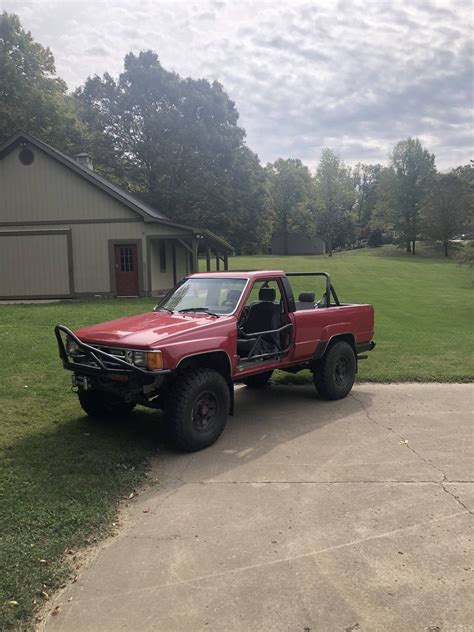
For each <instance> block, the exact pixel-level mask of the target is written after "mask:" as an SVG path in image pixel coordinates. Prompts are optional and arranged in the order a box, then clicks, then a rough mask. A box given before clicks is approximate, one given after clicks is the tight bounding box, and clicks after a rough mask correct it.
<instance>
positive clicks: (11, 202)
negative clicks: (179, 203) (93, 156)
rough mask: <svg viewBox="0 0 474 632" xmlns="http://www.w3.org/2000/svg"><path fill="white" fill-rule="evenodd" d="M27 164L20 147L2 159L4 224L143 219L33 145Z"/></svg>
mask: <svg viewBox="0 0 474 632" xmlns="http://www.w3.org/2000/svg"><path fill="white" fill-rule="evenodd" d="M33 152H34V154H35V161H34V162H33V164H32V165H29V166H26V167H25V166H23V165H22V164H21V163H20V162H19V160H18V153H19V149H15V150H13V151H12V152H11V153H10V154H8V155H7V156H5V158H4V159H3V160H0V191H1V192H2V195H1V196H0V224H2V223H5V222H28V223H34V222H35V221H41V222H43V221H64V220H67V219H71V220H87V219H89V220H91V219H92V220H97V219H98V218H100V219H105V220H107V219H122V220H127V219H128V220H129V221H134V220H137V221H138V220H139V219H140V218H139V217H138V215H137V214H136V213H134V212H133V211H132V210H131V209H129V208H127V207H126V206H124V205H123V204H121V203H120V202H118V201H117V200H115V199H114V198H112V197H111V196H109V195H107V194H106V193H104V192H103V191H101V190H100V189H98V188H97V187H96V186H94V185H93V184H90V183H89V182H87V181H86V180H84V179H83V178H81V176H79V175H77V174H75V173H74V172H73V171H71V170H70V169H68V168H67V167H65V166H64V165H62V164H60V163H59V162H57V161H56V160H53V159H52V158H50V157H49V156H48V155H46V154H45V153H43V152H42V151H41V150H40V149H37V148H33Z"/></svg>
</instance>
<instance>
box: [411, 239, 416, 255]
mask: <svg viewBox="0 0 474 632" xmlns="http://www.w3.org/2000/svg"><path fill="white" fill-rule="evenodd" d="M412 243H413V246H412V249H411V254H412V255H414V254H415V243H416V241H415V239H414V240H413V242H412Z"/></svg>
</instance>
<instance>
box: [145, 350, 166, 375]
mask: <svg viewBox="0 0 474 632" xmlns="http://www.w3.org/2000/svg"><path fill="white" fill-rule="evenodd" d="M146 357H147V362H146V368H147V369H148V370H149V371H159V370H160V369H162V368H163V356H162V355H161V351H148V353H147V354H146Z"/></svg>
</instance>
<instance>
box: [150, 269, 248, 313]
mask: <svg viewBox="0 0 474 632" xmlns="http://www.w3.org/2000/svg"><path fill="white" fill-rule="evenodd" d="M246 283H247V279H232V278H217V279H216V278H209V279H206V278H197V279H195V278H191V279H186V280H185V281H183V282H182V283H181V284H180V285H178V286H177V288H176V289H175V290H174V292H173V293H172V294H171V295H169V296H167V297H166V298H165V299H164V300H163V301H162V302H161V303H159V304H158V305H157V306H156V307H155V311H158V310H160V309H162V310H167V311H172V312H183V311H185V312H188V313H192V311H193V310H196V312H200V313H205V312H209V313H211V314H214V315H225V314H232V313H233V312H234V311H235V309H236V307H237V305H238V303H239V301H240V297H241V296H242V292H243V291H244V288H245V285H246Z"/></svg>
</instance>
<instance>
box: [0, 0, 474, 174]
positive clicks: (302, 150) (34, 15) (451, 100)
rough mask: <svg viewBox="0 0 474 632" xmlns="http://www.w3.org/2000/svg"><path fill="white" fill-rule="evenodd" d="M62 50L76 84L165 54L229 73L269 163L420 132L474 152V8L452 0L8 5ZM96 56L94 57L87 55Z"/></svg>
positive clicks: (351, 150)
mask: <svg viewBox="0 0 474 632" xmlns="http://www.w3.org/2000/svg"><path fill="white" fill-rule="evenodd" d="M0 5H1V6H2V7H4V8H6V9H7V10H8V11H12V12H15V13H18V14H19V15H20V18H21V19H22V21H23V23H24V26H25V27H26V28H27V29H31V31H32V33H33V36H34V37H35V38H36V39H37V40H38V41H40V42H42V43H43V44H44V45H48V46H50V47H51V49H52V51H53V53H54V55H55V59H56V66H57V70H58V73H59V74H60V75H61V76H62V77H63V78H64V79H65V80H66V81H67V82H68V84H69V86H70V87H71V88H74V87H75V86H76V85H78V84H80V83H82V82H83V81H84V80H85V78H86V77H87V76H88V75H93V74H96V73H97V74H102V73H103V72H105V71H108V72H110V73H111V74H117V73H119V72H120V70H121V69H122V66H123V57H124V56H125V54H126V53H127V52H128V51H130V50H134V51H138V50H143V49H147V48H152V49H154V50H156V52H157V53H158V54H159V57H160V60H161V62H162V64H163V65H164V66H165V67H166V68H169V69H172V70H175V71H177V72H179V73H180V74H181V75H183V76H192V77H196V78H198V77H205V78H207V79H209V80H211V81H212V80H214V79H216V80H218V81H219V82H221V83H222V84H223V86H224V88H225V90H226V91H227V92H228V94H229V96H230V97H231V98H232V99H233V100H234V101H235V103H236V105H237V108H238V110H239V112H240V115H241V117H240V121H241V124H242V125H243V126H244V127H245V128H246V130H247V142H248V144H249V145H250V147H251V148H252V149H253V150H255V151H256V152H257V153H258V154H259V155H260V157H261V159H262V160H263V161H264V162H265V161H268V160H275V159H276V158H277V157H279V156H282V157H287V156H292V157H299V158H301V159H302V160H304V161H305V162H307V163H308V164H310V165H311V166H315V164H316V163H317V161H318V159H319V156H320V153H321V150H322V148H323V147H325V146H330V147H332V148H333V149H335V150H337V151H338V152H339V153H340V154H341V155H342V156H343V157H344V158H345V159H346V160H347V161H348V162H350V163H351V162H357V161H358V160H365V161H382V162H384V161H385V160H386V158H387V155H388V153H389V152H390V150H391V148H392V147H393V145H394V144H395V142H397V141H398V140H400V139H401V138H405V137H407V136H408V135H411V136H420V138H422V140H423V141H424V142H425V143H426V144H427V145H428V148H429V149H430V150H431V151H434V152H435V153H436V155H437V164H438V166H439V167H441V168H447V167H449V166H454V165H455V164H459V163H465V162H467V161H468V160H469V159H470V158H471V156H472V150H473V146H472V118H471V110H470V108H471V105H472V87H471V86H472V77H473V59H472V46H471V25H472V8H473V5H472V3H471V2H469V1H462V2H461V1H454V2H452V1H449V0H446V1H443V0H429V1H428V0H399V1H397V2H394V1H393V2H388V1H387V2H380V1H378V0H370V1H362V0H352V1H348V0H345V1H344V2H342V1H341V2H339V3H336V2H334V3H328V2H325V1H323V0H321V1H314V0H311V1H310V0H308V1H306V0H292V2H291V3H285V4H283V3H276V2H273V1H270V0H259V2H253V1H252V0H239V2H234V1H233V0H227V1H224V0H199V1H197V0H196V1H194V2H184V1H180V2H179V3H176V2H172V1H163V0H143V1H142V2H140V3H138V4H137V3H136V2H134V0H117V1H116V2H113V3H111V2H100V3H97V2H90V1H87V0H83V1H82V2H78V1H75V0H74V1H67V2H66V1H64V0H63V1H61V2H59V1H54V2H53V1H51V2H43V1H40V0H29V1H28V2H22V1H20V0H0ZM84 53H85V55H86V56H85V57H84Z"/></svg>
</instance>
